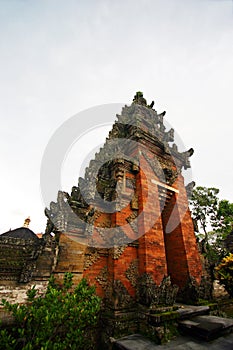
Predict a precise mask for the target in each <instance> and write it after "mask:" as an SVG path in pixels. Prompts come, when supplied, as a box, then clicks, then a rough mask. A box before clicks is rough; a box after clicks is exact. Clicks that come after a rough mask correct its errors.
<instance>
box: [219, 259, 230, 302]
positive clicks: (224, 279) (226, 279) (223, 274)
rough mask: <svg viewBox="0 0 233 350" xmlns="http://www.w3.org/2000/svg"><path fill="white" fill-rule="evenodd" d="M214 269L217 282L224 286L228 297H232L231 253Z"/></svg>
mask: <svg viewBox="0 0 233 350" xmlns="http://www.w3.org/2000/svg"><path fill="white" fill-rule="evenodd" d="M215 271H216V277H217V279H218V280H219V283H220V284H222V285H223V286H224V287H225V289H226V291H227V292H228V293H229V295H230V297H231V298H233V254H229V255H228V256H226V257H225V258H223V259H222V261H221V263H220V264H219V265H218V266H217V267H216V268H215Z"/></svg>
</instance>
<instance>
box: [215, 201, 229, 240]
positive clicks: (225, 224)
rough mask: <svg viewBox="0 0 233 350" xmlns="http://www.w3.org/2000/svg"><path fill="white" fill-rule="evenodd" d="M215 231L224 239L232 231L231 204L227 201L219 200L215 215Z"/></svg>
mask: <svg viewBox="0 0 233 350" xmlns="http://www.w3.org/2000/svg"><path fill="white" fill-rule="evenodd" d="M217 219H218V224H217V231H218V232H221V233H222V235H223V237H224V238H225V237H226V236H227V235H228V234H229V233H230V232H231V231H232V229H233V203H230V202H229V201H228V200H225V199H224V200H221V201H220V202H219V206H218V213H217Z"/></svg>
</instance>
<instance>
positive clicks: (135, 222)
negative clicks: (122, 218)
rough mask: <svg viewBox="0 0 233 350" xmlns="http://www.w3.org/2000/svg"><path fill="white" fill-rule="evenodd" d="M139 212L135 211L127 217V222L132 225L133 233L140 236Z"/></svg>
mask: <svg viewBox="0 0 233 350" xmlns="http://www.w3.org/2000/svg"><path fill="white" fill-rule="evenodd" d="M137 218H138V210H134V211H133V212H132V214H131V215H130V216H128V217H127V219H126V221H127V222H128V223H129V224H130V226H131V228H132V229H133V231H134V232H135V233H136V234H138V219H137Z"/></svg>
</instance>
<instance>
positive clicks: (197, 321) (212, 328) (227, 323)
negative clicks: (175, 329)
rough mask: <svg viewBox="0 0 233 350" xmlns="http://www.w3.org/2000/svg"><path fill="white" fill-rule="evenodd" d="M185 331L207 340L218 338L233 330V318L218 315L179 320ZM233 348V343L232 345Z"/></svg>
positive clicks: (181, 328)
mask: <svg viewBox="0 0 233 350" xmlns="http://www.w3.org/2000/svg"><path fill="white" fill-rule="evenodd" d="M178 324H179V328H180V330H181V331H182V332H183V333H186V334H189V335H191V336H194V337H198V338H200V339H203V340H205V341H209V340H212V339H216V338H218V337H220V336H222V335H224V334H227V333H230V332H232V330H233V319H231V318H223V317H217V316H209V315H203V316H195V317H192V318H190V319H186V320H181V321H179V322H178ZM232 349H233V345H232Z"/></svg>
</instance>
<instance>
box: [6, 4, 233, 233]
mask: <svg viewBox="0 0 233 350" xmlns="http://www.w3.org/2000/svg"><path fill="white" fill-rule="evenodd" d="M0 38H1V40H0V59H1V66H0V98H1V103H0V116H1V130H0V156H1V173H0V174H1V175H0V176H1V182H0V185H1V204H0V205H1V222H0V232H1V233H2V232H4V231H6V230H8V229H9V228H12V229H14V228H16V227H19V226H21V225H22V224H23V221H24V219H25V218H26V217H27V216H28V215H30V217H31V220H32V222H31V225H30V228H31V229H32V230H33V231H35V232H42V231H44V228H45V223H46V219H45V217H44V213H43V211H44V206H45V204H44V203H43V201H42V199H41V193H40V167H41V160H42V157H43V153H44V151H45V148H46V145H47V144H48V142H49V140H50V138H51V137H52V135H53V133H54V132H55V131H56V129H57V128H58V127H60V126H61V125H62V124H63V123H64V122H65V121H67V120H69V118H70V117H72V116H73V115H75V114H76V113H78V112H80V111H82V110H85V109H87V108H90V107H93V106H96V105H101V104H108V103H128V104H130V103H131V101H132V98H133V96H134V94H135V92H136V91H138V90H141V91H143V92H144V96H145V97H146V98H147V100H148V102H151V100H155V109H156V110H157V111H159V112H162V111H163V110H166V111H167V114H166V119H167V121H168V122H169V123H170V124H171V125H172V126H173V127H174V128H175V130H176V132H177V133H178V134H179V136H180V137H181V138H182V140H183V143H184V144H185V146H187V149H189V148H190V147H193V148H194V149H195V153H194V155H193V157H192V158H191V164H192V173H193V180H194V181H195V182H196V183H197V184H198V185H203V186H208V187H211V186H214V187H217V188H219V189H220V197H221V198H225V199H228V200H230V201H231V202H233V185H232V180H233V160H232V144H233V138H232V125H233V113H232V112H233V67H232V65H233V3H232V1H231V0H225V1H224V0H219V1H217V0H215V1H214V0H132V1H131V0H124V1H123V0H118V1H112V0H109V1H107V0H92V1H91V0H86V1H79V0H67V1H65V0H40V1H36V0H34V1H33V0H0ZM110 118H112V120H114V115H113V116H110ZM97 122H98V120H97ZM109 128H110V127H108V129H109ZM105 129H106V128H99V129H96V130H95V131H92V134H91V139H92V140H93V138H94V139H95V143H94V144H93V143H91V147H94V146H97V145H98V144H99V142H101V137H102V138H103V141H104V136H103V135H105V136H107V135H106V130H105ZM93 132H94V133H93ZM98 136H99V137H98ZM84 142H87V139H85V140H84ZM74 149H76V151H77V153H79V154H77V162H76V164H74V167H72V162H70V163H69V155H68V157H67V161H66V164H64V168H63V170H62V187H63V188H62V189H63V190H66V191H70V189H71V187H72V185H75V184H77V179H78V176H79V174H76V169H77V168H78V165H79V164H78V163H80V162H81V159H84V158H85V157H86V155H85V152H87V153H89V152H90V146H89V148H88V147H87V148H86V149H85V147H84V146H82V147H74V148H73V151H74ZM80 154H81V156H82V157H80ZM71 158H72V157H70V159H71ZM72 159H73V158H72ZM71 175H72V176H71ZM51 200H56V198H51Z"/></svg>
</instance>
